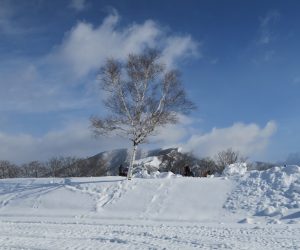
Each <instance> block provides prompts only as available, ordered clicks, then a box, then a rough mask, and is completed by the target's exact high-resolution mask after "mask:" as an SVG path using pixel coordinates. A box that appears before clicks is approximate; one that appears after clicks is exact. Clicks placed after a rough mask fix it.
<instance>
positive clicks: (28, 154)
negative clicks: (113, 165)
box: [0, 122, 128, 163]
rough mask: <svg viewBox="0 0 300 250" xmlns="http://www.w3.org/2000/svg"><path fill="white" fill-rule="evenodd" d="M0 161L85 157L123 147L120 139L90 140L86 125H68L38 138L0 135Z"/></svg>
mask: <svg viewBox="0 0 300 250" xmlns="http://www.w3.org/2000/svg"><path fill="white" fill-rule="evenodd" d="M0 144H1V145H2V146H1V148H0V159H1V160H9V161H12V162H15V163H24V162H28V161H32V160H48V159H49V158H50V157H53V156H77V157H87V156H92V155H94V154H97V153H99V152H102V151H105V150H110V149H113V148H122V147H127V146H128V143H127V140H125V139H121V138H113V139H112V138H105V137H103V138H98V139H96V138H94V137H93V136H92V133H91V131H90V129H89V125H88V122H81V123H76V124H72V125H68V126H66V127H65V128H63V129H61V130H59V131H50V132H49V133H47V134H45V135H44V136H41V137H35V136H32V135H30V134H18V135H10V134H6V133H1V132H0Z"/></svg>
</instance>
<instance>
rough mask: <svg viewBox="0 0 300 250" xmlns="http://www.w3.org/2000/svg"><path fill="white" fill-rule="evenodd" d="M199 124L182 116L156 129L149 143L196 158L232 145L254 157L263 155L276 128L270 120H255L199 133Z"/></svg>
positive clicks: (209, 154)
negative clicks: (156, 132)
mask: <svg viewBox="0 0 300 250" xmlns="http://www.w3.org/2000/svg"><path fill="white" fill-rule="evenodd" d="M199 127H201V121H199V120H196V119H195V118H188V117H186V116H182V117H181V118H180V122H179V123H178V124H175V125H168V126H166V127H164V128H161V129H159V133H158V135H157V136H156V137H153V138H151V142H153V143H156V144H159V145H163V146H164V147H182V148H183V150H184V151H188V152H193V153H194V154H195V155H197V156H199V157H206V156H214V155H215V154H216V153H217V152H219V151H221V150H225V149H228V148H233V149H234V150H237V151H239V152H240V153H241V154H243V155H245V156H249V157H253V158H255V157H260V156H263V153H264V152H265V150H266V149H267V147H268V144H269V142H270V139H271V137H272V135H273V134H274V133H275V132H276V129H277V125H276V123H275V122H274V121H269V122H268V123H267V124H266V126H265V127H263V128H260V127H259V126H258V125H257V124H255V123H251V124H244V123H234V124H233V125H232V126H230V127H226V128H213V129H212V130H211V131H210V132H207V133H203V132H202V133H201V132H200V131H199Z"/></svg>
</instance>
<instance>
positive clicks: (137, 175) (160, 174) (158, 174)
mask: <svg viewBox="0 0 300 250" xmlns="http://www.w3.org/2000/svg"><path fill="white" fill-rule="evenodd" d="M133 176H134V177H135V178H144V179H171V178H177V177H182V176H181V175H176V174H174V173H172V172H170V171H169V172H159V171H155V172H152V173H150V174H149V173H148V172H147V170H142V171H140V172H138V173H135V174H134V175H133Z"/></svg>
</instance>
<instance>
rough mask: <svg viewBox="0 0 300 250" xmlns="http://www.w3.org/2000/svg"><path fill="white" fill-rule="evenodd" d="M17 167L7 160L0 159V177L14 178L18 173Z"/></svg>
mask: <svg viewBox="0 0 300 250" xmlns="http://www.w3.org/2000/svg"><path fill="white" fill-rule="evenodd" d="M19 172H20V171H19V168H18V167H17V166H16V165H14V164H12V163H10V162H9V161H0V179H4V178H16V177H18V175H19Z"/></svg>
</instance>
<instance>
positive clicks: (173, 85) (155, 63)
mask: <svg viewBox="0 0 300 250" xmlns="http://www.w3.org/2000/svg"><path fill="white" fill-rule="evenodd" d="M99 76H100V80H101V81H100V82H101V87H102V89H103V90H104V91H105V93H106V100H105V101H104V104H105V107H106V108H107V110H108V111H109V113H110V115H109V116H107V117H106V118H99V117H92V118H91V123H92V128H93V130H94V132H95V134H96V135H103V134H109V133H114V132H115V134H118V135H122V136H124V135H125V137H127V138H129V139H130V141H131V142H132V144H133V153H132V157H131V161H130V166H129V170H128V175H127V178H128V179H131V175H132V167H133V162H134V160H135V155H136V151H137V147H138V145H139V144H141V143H144V142H145V141H146V139H147V137H149V136H150V135H153V134H155V132H156V131H157V128H158V127H161V126H164V125H166V124H169V123H176V122H177V120H178V114H179V113H188V112H189V111H190V110H191V109H193V108H194V104H193V103H192V102H191V101H189V100H188V99H187V97H186V93H185V91H184V88H183V86H182V85H181V82H180V77H179V72H178V71H177V70H167V69H166V67H165V66H164V65H163V64H162V63H161V62H160V53H158V52H157V51H156V50H146V51H144V53H142V54H140V55H134V54H131V55H129V56H128V58H127V62H126V63H122V62H120V61H117V60H115V59H108V60H107V62H106V64H105V66H104V67H103V68H102V70H101V72H100V75H99Z"/></svg>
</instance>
